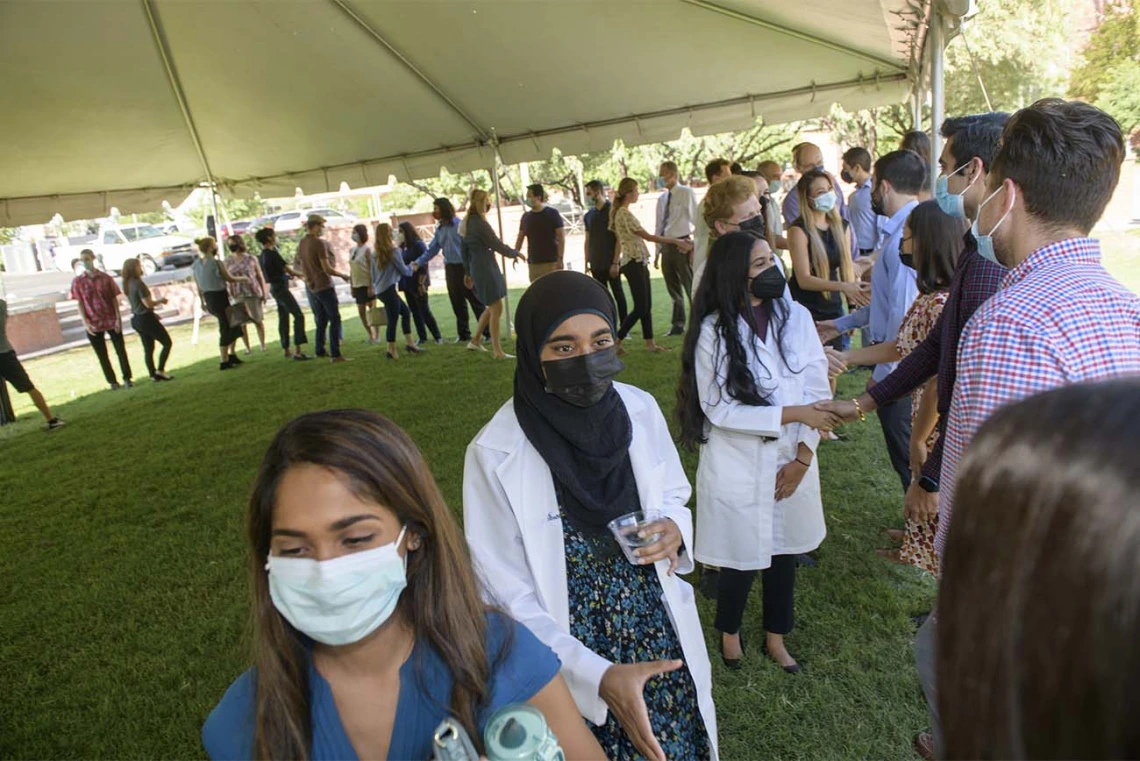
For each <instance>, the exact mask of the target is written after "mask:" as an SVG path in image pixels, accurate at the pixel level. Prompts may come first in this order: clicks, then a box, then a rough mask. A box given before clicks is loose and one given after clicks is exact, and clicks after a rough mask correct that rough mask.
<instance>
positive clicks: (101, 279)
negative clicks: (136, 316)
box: [70, 248, 135, 391]
mask: <svg viewBox="0 0 1140 761" xmlns="http://www.w3.org/2000/svg"><path fill="white" fill-rule="evenodd" d="M79 261H80V262H82V264H83V274H82V275H77V276H76V277H75V279H74V280H72V281H71V293H70V297H71V298H73V299H75V306H76V307H77V308H78V309H79V319H80V320H82V321H83V328H84V330H86V331H87V340H88V341H89V342H90V343H91V348H92V349H94V350H95V356H96V357H98V358H99V367H101V368H102V370H103V377H104V378H106V379H107V384H108V385H109V386H110V387H111V390H112V391H118V390H119V388H120V386H119V379H118V378H117V377H116V376H115V370H114V369H113V368H112V367H111V360H110V358H109V357H108V356H107V339H106V336H108V335H109V336H110V337H111V345H112V346H114V347H115V355H116V356H117V357H118V358H119V370H121V371H122V373H123V385H125V386H126V387H127V388H132V387H133V386H134V385H135V384H134V383H133V382H132V381H131V360H130V358H128V356H127V345H126V342H125V341H124V340H123V317H122V315H121V314H120V313H119V296H120V295H122V291H120V290H119V286H118V284H117V283H116V282H115V279H114V278H113V277H111V276H110V275H108V274H107V273H106V272H103V271H102V270H98V269H96V268H95V252H94V251H92V250H91V249H89V248H85V249H83V250H82V251H80V252H79Z"/></svg>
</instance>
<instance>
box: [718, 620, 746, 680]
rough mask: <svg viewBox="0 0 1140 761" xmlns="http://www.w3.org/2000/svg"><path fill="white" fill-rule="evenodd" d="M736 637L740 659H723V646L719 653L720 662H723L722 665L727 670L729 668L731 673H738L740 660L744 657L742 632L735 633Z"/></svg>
mask: <svg viewBox="0 0 1140 761" xmlns="http://www.w3.org/2000/svg"><path fill="white" fill-rule="evenodd" d="M737 636H739V637H740V656H741V657H740V658H725V657H724V646H723V645H721V651H720V659H721V660H722V661H724V665H725V666H726V667H727V668H730V669H732V670H733V671H740V664H741V662H742V659H743V657H744V630H741V631H739V632H737Z"/></svg>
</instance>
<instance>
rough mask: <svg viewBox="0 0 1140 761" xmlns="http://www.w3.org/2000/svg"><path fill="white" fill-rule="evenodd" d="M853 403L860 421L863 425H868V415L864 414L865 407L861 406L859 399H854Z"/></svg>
mask: <svg viewBox="0 0 1140 761" xmlns="http://www.w3.org/2000/svg"><path fill="white" fill-rule="evenodd" d="M851 403H852V404H854V405H855V411H856V412H858V413H859V420H860V421H861V422H863V423H866V422H867V415H866V413H864V412H863V405H861V404H859V398H858V397H856V398H854V399H852V400H851Z"/></svg>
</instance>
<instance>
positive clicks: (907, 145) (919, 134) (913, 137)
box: [899, 129, 930, 161]
mask: <svg viewBox="0 0 1140 761" xmlns="http://www.w3.org/2000/svg"><path fill="white" fill-rule="evenodd" d="M899 150H900V151H911V152H912V153H917V154H918V156H919V158H921V159H922V160H923V161H930V135H928V134H926V133H925V132H923V131H922V130H917V129H916V130H911V131H910V132H908V133H906V134H905V135H903V139H902V140H900V141H899Z"/></svg>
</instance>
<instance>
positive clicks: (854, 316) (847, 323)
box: [835, 307, 871, 333]
mask: <svg viewBox="0 0 1140 761" xmlns="http://www.w3.org/2000/svg"><path fill="white" fill-rule="evenodd" d="M870 322H871V308H870V307H862V308H861V309H856V310H855V311H854V312H851V313H850V314H846V315H844V316H843V317H840V318H839V319H838V320H836V321H835V329H836V330H838V331H839V332H840V333H846V332H847V331H849V330H854V329H855V328H865V327H867V325H869V324H870Z"/></svg>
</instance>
